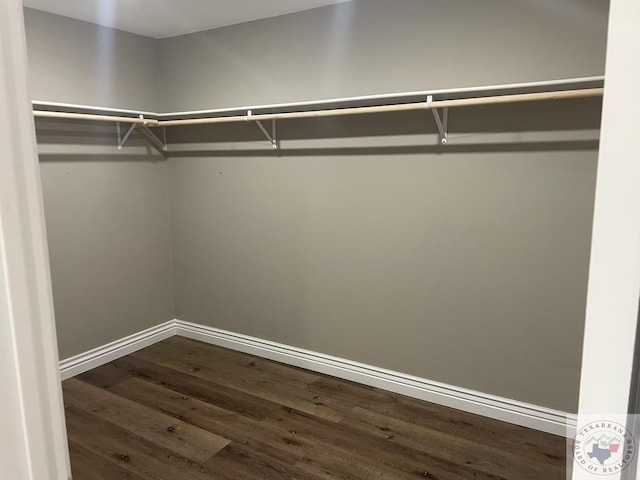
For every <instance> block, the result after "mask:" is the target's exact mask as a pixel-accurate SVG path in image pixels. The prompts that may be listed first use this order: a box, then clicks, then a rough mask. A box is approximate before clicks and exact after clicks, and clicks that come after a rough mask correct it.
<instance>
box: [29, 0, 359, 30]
mask: <svg viewBox="0 0 640 480" xmlns="http://www.w3.org/2000/svg"><path fill="white" fill-rule="evenodd" d="M345 1H349V0H24V6H25V7H28V8H33V9H36V10H42V11H44V12H50V13H55V14H58V15H64V16H65V17H71V18H76V19H78V20H84V21H86V22H91V23H96V24H98V25H104V26H107V27H112V28H117V29H120V30H125V31H127V32H132V33H137V34H139V35H144V36H147V37H153V38H166V37H174V36H176V35H183V34H185V33H192V32H199V31H202V30H209V29H211V28H217V27H222V26H225V25H234V24H236V23H243V22H249V21H251V20H258V19H260V18H268V17H277V16H279V15H285V14H287V13H293V12H300V11H303V10H309V9H311V8H316V7H322V6H325V5H332V4H334V3H342V2H345Z"/></svg>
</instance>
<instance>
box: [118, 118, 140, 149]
mask: <svg viewBox="0 0 640 480" xmlns="http://www.w3.org/2000/svg"><path fill="white" fill-rule="evenodd" d="M135 128H136V124H135V123H132V124H131V125H130V126H129V128H127V131H126V132H125V133H124V135H122V134H121V127H120V122H117V123H116V130H117V132H118V150H122V149H123V148H124V144H125V143H127V140H128V139H129V136H130V135H131V133H132V132H133V130H134V129H135Z"/></svg>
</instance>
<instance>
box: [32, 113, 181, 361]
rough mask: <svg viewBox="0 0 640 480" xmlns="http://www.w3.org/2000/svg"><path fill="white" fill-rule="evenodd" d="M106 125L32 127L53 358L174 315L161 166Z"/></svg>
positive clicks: (45, 124)
mask: <svg viewBox="0 0 640 480" xmlns="http://www.w3.org/2000/svg"><path fill="white" fill-rule="evenodd" d="M113 129H114V127H113V126H108V127H102V126H95V125H88V124H78V123H74V124H71V123H52V122H50V121H38V122H37V134H38V143H39V148H40V168H41V175H42V188H43V192H44V205H45V219H46V225H47V235H48V241H49V250H50V259H51V273H52V279H53V294H54V306H55V313H56V325H57V330H58V346H59V350H60V357H61V358H68V357H70V356H72V355H75V354H78V353H82V352H85V351H87V350H90V349H92V348H95V347H98V346H102V345H104V344H106V343H109V342H111V341H113V340H117V339H120V338H122V337H125V336H127V335H130V334H132V333H136V332H139V331H141V330H143V329H146V328H149V327H152V326H155V325H158V324H159V323H162V322H166V321H167V320H171V319H173V318H175V313H174V294H173V283H172V282H173V273H172V266H171V240H170V227H169V215H168V211H169V205H168V191H167V162H166V161H164V159H162V157H159V156H156V155H152V154H150V153H149V152H147V150H146V148H145V147H144V146H141V145H140V146H136V142H135V141H134V142H133V145H134V146H130V147H128V148H127V150H126V151H125V152H124V153H121V154H118V153H117V152H116V148H115V141H116V140H115V135H114V132H113Z"/></svg>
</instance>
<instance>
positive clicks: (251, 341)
mask: <svg viewBox="0 0 640 480" xmlns="http://www.w3.org/2000/svg"><path fill="white" fill-rule="evenodd" d="M176 334H177V335H181V336H183V337H187V338H192V339H194V340H200V341H202V342H206V343H210V344H212V345H218V346H220V347H226V348H230V349H233V350H238V351H241V352H244V353H249V354H251V355H256V356H259V357H264V358H268V359H270V360H275V361H278V362H281V363H285V364H288V365H293V366H296V367H300V368H305V369H307V370H311V371H314V372H318V373H324V374H327V375H332V376H334V377H338V378H343V379H345V380H351V381H353V382H357V383H362V384H364V385H369V386H372V387H377V388H382V389H384V390H389V391H392V392H396V393H400V394H402V395H407V396H409V397H413V398H418V399H420V400H425V401H428V402H432V403H436V404H438V405H444V406H447V407H451V408H455V409H458V410H463V411H465V412H470V413H475V414H478V415H483V416H485V417H490V418H494V419H496V420H502V421H504V422H509V423H513V424H516V425H521V426H524V427H529V428H533V429H536V430H541V431H543V432H548V433H552V434H555V435H560V436H566V435H567V426H568V425H569V426H572V427H575V421H576V420H575V415H571V414H568V413H566V412H561V411H558V410H552V409H549V408H545V407H539V406H537V405H531V404H528V403H524V402H519V401H516V400H510V399H508V398H503V397H498V396H495V395H489V394H486V393H481V392H476V391H473V390H468V389H465V388H461V387H455V386H453V385H447V384H444V383H439V382H434V381H431V380H426V379H424V378H419V377H414V376H412V375H406V374H404V373H400V372H394V371H392V370H386V369H384V368H379V367H374V366H371V365H366V364H363V363H358V362H354V361H351V360H346V359H344V358H338V357H333V356H330V355H325V354H323V353H318V352H312V351H309V350H304V349H302V348H297V347H292V346H289V345H283V344H281V343H276V342H271V341H269V340H262V339H260V338H255V337H250V336H248V335H242V334H239V333H233V332H228V331H225V330H220V329H217V328H213V327H207V326H204V325H197V324H194V323H189V322H184V321H181V320H176Z"/></svg>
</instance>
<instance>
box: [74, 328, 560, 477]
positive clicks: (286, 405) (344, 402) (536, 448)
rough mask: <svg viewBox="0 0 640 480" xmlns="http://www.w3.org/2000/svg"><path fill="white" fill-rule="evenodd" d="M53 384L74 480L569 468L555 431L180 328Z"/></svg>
mask: <svg viewBox="0 0 640 480" xmlns="http://www.w3.org/2000/svg"><path fill="white" fill-rule="evenodd" d="M63 392H64V400H65V411H66V413H67V429H68V432H69V440H70V452H71V460H72V469H73V472H74V479H79V480H82V479H83V478H91V479H92V480H94V479H95V480H101V479H105V480H140V479H152V480H153V479H158V480H165V479H176V478H180V479H184V480H204V479H212V478H216V479H221V480H230V479H234V480H237V479H243V480H244V479H259V480H271V479H273V480H275V479H289V480H293V479H296V480H330V479H350V480H353V479H367V480H368V479H388V480H403V479H408V480H409V479H414V480H415V479H417V478H428V479H432V480H450V479H451V480H454V479H455V480H465V479H468V480H490V479H491V480H529V479H532V480H533V479H536V480H537V479H541V478H542V479H545V480H562V479H563V478H565V458H566V442H565V440H564V439H563V438H561V437H557V436H554V435H549V434H545V433H542V432H538V431H534V430H530V429H527V428H524V427H519V426H516V425H511V424H507V423H504V422H499V421H496V420H492V419H489V418H485V417H480V416H476V415H472V414H469V413H465V412H461V411H459V410H454V409H450V408H446V407H441V406H438V405H434V404H430V403H427V402H422V401H419V400H416V399H412V398H408V397H404V396H402V395H398V394H395V393H391V392H387V391H383V390H379V389H375V388H372V387H368V386H364V385H359V384H356V383H353V382H348V381H343V380H339V379H336V378H332V377H328V376H325V375H321V374H316V373H312V372H308V371H306V370H303V369H299V368H294V367H289V366H286V365H283V364H279V363H276V362H271V361H268V360H264V359H260V358H257V357H254V356H251V355H247V354H244V353H239V352H234V351H231V350H227V349H224V348H220V347H215V346H211V345H206V344H204V343H200V342H197V341H194V340H189V339H185V338H180V337H172V338H170V339H168V340H165V341H163V342H160V343H157V344H155V345H153V346H151V347H148V348H145V349H143V350H140V351H138V352H136V353H134V354H131V355H128V356H126V357H123V358H120V359H118V360H116V361H114V362H111V363H109V364H107V365H103V366H101V367H98V368H96V369H94V370H91V371H89V372H86V373H84V374H82V375H80V376H78V377H76V378H75V379H70V380H67V381H65V382H63ZM91 472H93V473H91Z"/></svg>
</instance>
